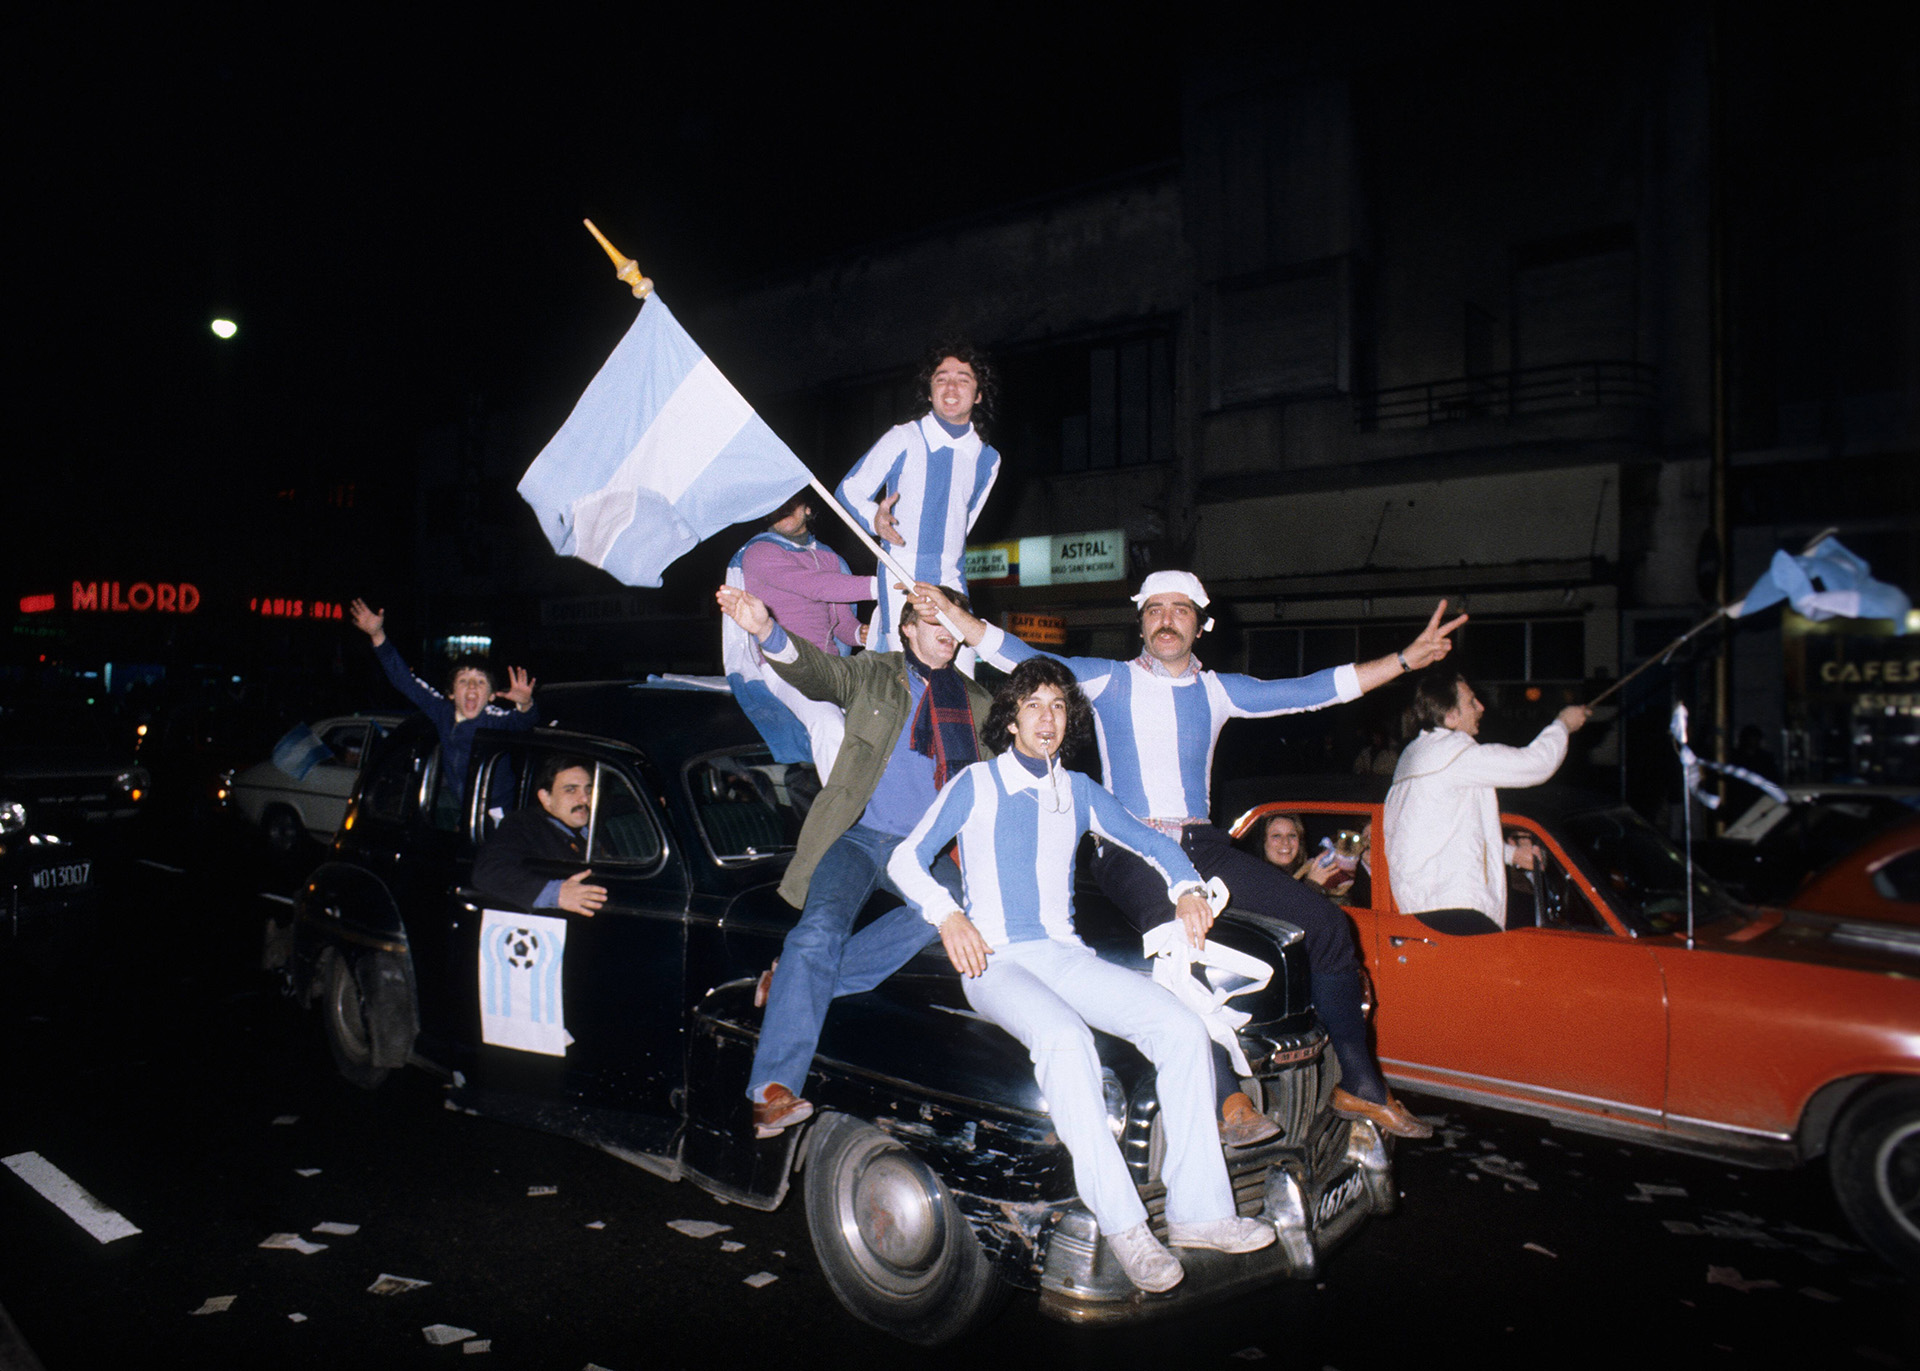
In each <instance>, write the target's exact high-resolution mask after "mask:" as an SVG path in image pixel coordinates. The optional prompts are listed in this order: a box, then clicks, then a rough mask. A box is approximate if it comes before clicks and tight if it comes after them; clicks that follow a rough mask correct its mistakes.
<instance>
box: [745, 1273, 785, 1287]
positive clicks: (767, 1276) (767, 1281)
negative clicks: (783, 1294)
mask: <svg viewBox="0 0 1920 1371" xmlns="http://www.w3.org/2000/svg"><path fill="white" fill-rule="evenodd" d="M779 1279H780V1278H779V1277H778V1276H776V1275H774V1274H773V1272H771V1271H756V1272H754V1273H753V1274H752V1275H751V1276H748V1277H747V1279H746V1280H745V1281H744V1282H743V1284H746V1285H750V1286H752V1287H753V1288H754V1289H755V1290H764V1289H766V1288H767V1287H768V1286H769V1285H772V1284H773V1283H774V1282H775V1281H777V1280H779Z"/></svg>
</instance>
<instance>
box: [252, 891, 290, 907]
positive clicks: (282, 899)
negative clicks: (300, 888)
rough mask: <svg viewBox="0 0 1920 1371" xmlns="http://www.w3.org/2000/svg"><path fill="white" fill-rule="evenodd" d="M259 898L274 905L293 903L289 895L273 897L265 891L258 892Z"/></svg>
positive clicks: (273, 895)
mask: <svg viewBox="0 0 1920 1371" xmlns="http://www.w3.org/2000/svg"><path fill="white" fill-rule="evenodd" d="M260 898H261V899H263V900H272V901H273V902H274V903H275V904H285V905H290V904H292V903H293V896H291V895H275V894H273V893H272V892H270V891H266V890H263V891H261V892H260Z"/></svg>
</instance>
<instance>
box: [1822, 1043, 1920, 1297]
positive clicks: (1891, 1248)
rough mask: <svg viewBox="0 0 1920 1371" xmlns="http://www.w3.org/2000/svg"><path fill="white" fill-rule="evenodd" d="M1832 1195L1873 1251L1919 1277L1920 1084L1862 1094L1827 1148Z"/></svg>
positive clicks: (1898, 1083)
mask: <svg viewBox="0 0 1920 1371" xmlns="http://www.w3.org/2000/svg"><path fill="white" fill-rule="evenodd" d="M1827 1165H1828V1169H1829V1170H1830V1171H1831V1173H1832V1176H1833V1192H1834V1195H1835V1196H1836V1197H1837V1198H1838V1199H1839V1201H1840V1208H1841V1209H1842V1210H1843V1211H1844V1212H1845V1213H1846V1216H1847V1218H1848V1220H1849V1221H1850V1222H1851V1223H1852V1224H1853V1228H1854V1231H1855V1232H1856V1233H1858V1234H1859V1235H1860V1236H1861V1237H1862V1238H1864V1239H1865V1240H1866V1242H1867V1245H1868V1246H1870V1247H1872V1248H1873V1250H1874V1251H1876V1252H1878V1253H1879V1254H1880V1255H1881V1256H1883V1257H1885V1258H1886V1259H1887V1260H1888V1261H1889V1262H1891V1263H1893V1264H1894V1265H1895V1266H1897V1267H1899V1268H1900V1269H1901V1270H1903V1271H1905V1272H1907V1273H1908V1274H1909V1275H1916V1276H1920V1081H1892V1082H1889V1083H1888V1084H1885V1085H1881V1086H1877V1087H1875V1088H1873V1089H1871V1090H1868V1091H1866V1092H1865V1093H1863V1094H1862V1095H1861V1096H1860V1098H1859V1099H1857V1100H1855V1101H1854V1102H1853V1103H1852V1104H1851V1105H1850V1106H1848V1108H1847V1111H1846V1113H1844V1114H1842V1115H1841V1116H1840V1121H1839V1122H1838V1123H1837V1124H1835V1125H1834V1129H1833V1136H1832V1138H1831V1139H1830V1140H1829V1143H1828V1148H1827Z"/></svg>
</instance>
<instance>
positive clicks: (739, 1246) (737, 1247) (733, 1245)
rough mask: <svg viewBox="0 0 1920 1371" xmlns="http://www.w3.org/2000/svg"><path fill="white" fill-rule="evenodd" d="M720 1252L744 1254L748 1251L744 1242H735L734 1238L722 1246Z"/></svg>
mask: <svg viewBox="0 0 1920 1371" xmlns="http://www.w3.org/2000/svg"><path fill="white" fill-rule="evenodd" d="M720 1250H721V1251H722V1252H744V1251H746V1250H747V1245H746V1244H745V1243H743V1242H735V1241H734V1240H733V1239H732V1238H728V1239H727V1240H726V1241H725V1242H723V1243H721V1244H720Z"/></svg>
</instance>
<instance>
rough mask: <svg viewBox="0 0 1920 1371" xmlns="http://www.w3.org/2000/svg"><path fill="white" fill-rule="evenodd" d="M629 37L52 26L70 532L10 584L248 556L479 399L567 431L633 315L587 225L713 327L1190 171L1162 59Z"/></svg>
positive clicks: (22, 300) (813, 32)
mask: <svg viewBox="0 0 1920 1371" xmlns="http://www.w3.org/2000/svg"><path fill="white" fill-rule="evenodd" d="M620 13H624V14H626V15H628V16H629V17H627V18H625V19H623V20H622V21H621V23H622V25H623V26H624V30H625V31H624V32H622V31H619V30H616V29H614V28H611V27H608V26H607V25H606V24H605V23H603V22H599V21H594V22H588V21H586V20H579V21H575V22H569V23H565V24H559V23H515V24H513V25H511V26H494V27H491V28H489V27H485V26H476V25H474V24H473V23H471V22H468V21H465V20H462V21H460V22H457V23H455V24H453V25H450V26H449V27H447V28H444V29H434V30H429V29H428V28H426V27H424V26H411V21H402V23H403V26H402V27H398V28H396V27H394V26H393V24H394V22H395V21H392V20H387V19H383V20H380V21H372V22H368V23H359V24H343V23H330V22H328V21H326V20H322V21H320V22H319V23H317V24H315V25H304V24H302V25H294V26H288V25H286V24H285V23H284V16H283V15H278V14H276V15H274V16H272V17H271V21H270V22H255V23H248V24H242V25H240V26H238V27H232V26H226V25H208V24H187V25H175V24H171V23H161V24H156V23H153V22H151V21H143V23H142V26H141V27H137V28H133V29H128V28H125V27H120V26H114V27H111V28H106V27H92V28H89V29H88V30H87V31H84V32H83V31H81V30H80V29H79V28H78V26H74V25H68V24H66V23H65V21H42V27H40V28H39V29H38V31H36V32H31V33H29V34H28V35H27V36H26V37H25V39H24V41H22V42H20V43H19V44H18V46H16V47H15V49H14V52H13V61H12V63H10V67H11V71H10V73H9V76H10V85H12V86H13V87H14V90H15V99H16V112H17V114H18V115H19V116H20V122H18V123H16V125H15V130H16V136H15V140H14V141H15V143H16V146H18V147H19V149H20V151H21V152H22V153H23V154H24V167H23V175H22V179H21V181H20V182H19V183H18V185H19V187H21V188H23V189H24V190H25V192H26V193H24V194H20V195H18V196H16V197H14V205H15V218H16V234H17V242H18V243H19V244H21V246H22V248H23V252H22V255H21V257H19V258H18V259H16V264H15V275H16V280H17V289H16V299H17V300H18V301H19V307H18V309H17V312H16V315H15V318H16V322H17V324H18V325H19V326H21V327H22V328H23V336H22V337H21V338H20V339H19V340H17V341H16V344H15V348H16V351H17V353H19V354H21V355H22V356H23V361H24V362H25V366H24V367H23V369H22V375H21V376H20V377H19V378H18V383H17V385H16V388H15V389H16V394H17V395H18V397H19V400H20V404H21V406H22V409H23V411H24V412H25V414H26V416H27V424H26V425H25V429H24V432H23V433H20V435H19V437H18V438H17V440H16V441H17V442H18V444H19V446H17V447H16V454H17V456H16V461H15V462H14V463H12V464H10V465H11V466H12V468H13V475H12V478H11V485H12V487H13V489H12V493H11V500H12V502H13V504H14V507H15V510H16V511H17V512H25V511H28V510H32V511H36V514H37V515H44V516H46V517H44V518H42V517H33V518H31V519H28V520H20V521H18V522H17V523H16V529H20V525H21V524H24V525H26V527H25V528H24V529H21V530H20V531H21V532H23V533H24V535H25V536H24V537H19V536H17V537H16V538H15V539H11V540H9V545H10V547H11V549H12V552H13V556H12V558H11V559H10V560H12V561H13V562H14V563H15V566H16V570H17V569H18V565H19V563H20V560H21V554H22V553H23V552H24V553H28V554H29V555H35V553H36V550H37V553H38V555H42V556H44V555H45V554H46V553H49V552H54V551H56V550H57V551H58V552H59V553H60V554H63V555H67V556H73V555H81V554H94V555H100V554H104V553H105V552H106V551H108V550H110V549H113V548H124V547H126V546H130V545H132V546H140V547H145V548H157V547H161V546H164V545H167V544H169V543H171V542H177V541H179V540H181V538H182V537H183V536H190V537H195V538H218V537H219V536H221V534H222V531H223V529H226V528H230V526H231V522H232V521H233V520H236V519H242V520H244V519H245V518H247V510H248V508H249V507H250V505H249V500H250V499H251V498H252V497H253V496H254V495H257V493H258V492H260V491H262V490H268V489H272V488H273V487H275V486H277V485H281V484H290V483H296V482H301V481H313V480H320V479H328V478H330V477H331V476H332V475H333V474H335V473H345V474H348V475H350V476H351V475H354V474H356V473H357V474H358V475H359V477H360V479H362V480H363V481H366V480H369V479H372V480H374V482H375V488H376V489H378V488H379V481H380V480H382V479H384V480H385V481H387V482H388V483H389V488H391V489H400V488H402V487H403V484H404V482H403V477H404V473H405V469H406V468H407V467H408V465H409V464H410V463H411V461H412V454H413V453H414V452H415V451H416V450H417V445H418V440H419V435H420V433H421V432H422V431H423V430H425V429H427V428H430V427H432V426H433V425H435V424H441V423H445V422H448V421H450V420H453V419H455V418H457V417H458V415H459V414H460V413H461V412H462V407H463V406H464V405H465V404H466V403H467V402H468V400H469V398H470V397H476V396H477V397H479V398H480V399H481V400H482V401H483V402H484V403H485V404H486V405H487V406H488V407H489V408H493V409H513V408H523V407H524V408H530V409H532V410H533V411H535V412H546V413H551V414H553V415H554V417H555V418H556V420H557V418H558V417H560V416H563V415H564V413H565V411H566V408H567V406H568V405H570V403H571V401H572V399H573V397H574V396H575V395H577V393H578V391H579V389H580V388H581V387H582V386H583V385H584V384H585V382H586V380H587V379H588V377H589V376H591V374H592V372H593V370H594V368H596V367H597V366H598V364H599V362H600V360H601V359H602V358H603V357H604V355H605V352H606V350H607V348H608V347H609V346H610V345H611V343H612V341H613V340H614V339H615V338H616V337H617V336H618V335H619V333H620V331H621V330H622V329H624V327H625V326H626V324H627V323H628V322H629V321H630V319H631V315H632V300H631V298H630V297H628V296H627V295H626V293H625V291H624V290H623V289H622V288H621V287H620V286H619V285H618V284H617V283H615V282H614V281H613V280H612V277H611V269H610V267H609V265H608V263H607V262H606V260H605V258H604V257H602V256H601V255H600V253H599V250H598V249H597V248H595V247H594V246H593V244H592V242H591V240H590V239H589V238H588V237H587V236H586V234H585V232H584V231H583V230H582V229H581V227H580V219H581V218H582V216H590V217H592V218H593V219H594V220H595V221H596V222H597V223H598V224H599V225H600V226H601V228H602V229H603V230H604V231H606V232H607V233H608V234H609V236H611V237H612V238H613V240H614V241H615V243H616V244H617V245H619V246H620V247H622V248H623V249H624V250H625V251H626V252H628V253H629V254H630V255H632V256H634V257H636V258H637V259H638V260H639V261H640V263H641V266H642V268H643V269H644V270H646V271H647V272H648V273H649V274H650V275H652V276H653V277H654V278H655V279H656V280H657V281H658V282H660V284H661V287H662V290H663V293H664V294H666V295H667V296H668V297H669V298H670V299H672V300H674V301H675V302H676V305H677V307H678V308H679V309H680V310H681V311H682V312H683V313H685V312H688V311H689V310H691V309H692V308H694V307H695V306H696V305H697V303H698V302H699V301H700V300H701V299H702V298H703V297H708V296H710V295H711V294H713V293H715V292H718V291H721V290H724V289H725V288H727V287H728V286H729V285H730V284H732V283H736V282H739V281H742V280H746V279H750V278H752V277H755V276H758V275H761V274H763V273H766V272H770V271H777V270H781V269H788V268H792V267H795V266H799V265H804V264H805V263H807V262H809V261H811V260H814V259H816V258H819V257H821V256H823V255H826V254H830V253H832V252H835V251H838V250H842V249H845V248H847V247H850V246H853V245H856V244H859V243H861V242H865V241H869V240H872V239H875V238H880V237H884V236H886V235H889V234H893V233H898V232H900V231H903V230H909V229H913V228H916V227H919V226H922V225H926V224H929V223H936V222H939V221H941V220H945V219H949V218H952V217H954V216H956V215H962V214H965V213H968V212H970V211H973V210H977V209H980V208H984V207H986V206H989V205H994V204H999V203H1003V202H1005V201H1008V200H1010V199H1017V198H1020V197H1023V196H1026V195H1031V194H1035V193H1039V192H1041V191H1044V190H1049V189H1052V188H1056V187H1059V186H1062V185H1069V184H1072V183H1074V182H1076V181H1080V180H1086V179H1092V178H1096V177H1099V176H1103V175H1106V174H1108V173H1111V172H1114V171H1118V170H1122V169H1125V168H1128V167H1132V166H1137V165H1141V164H1143V163H1147V162H1152V161H1156V160H1159V159H1162V158H1166V157H1169V156H1173V155H1176V154H1177V152H1178V146H1179V143H1178V79H1179V66H1178V62H1177V60H1174V59H1173V58H1172V56H1171V55H1170V52H1169V50H1168V48H1167V47H1166V46H1165V45H1164V44H1150V43H1146V42H1143V41H1142V40H1141V38H1140V36H1139V35H1138V34H1137V33H1134V32H1124V33H1123V32H1118V31H1114V30H1111V29H1109V30H1107V31H1103V32H1093V33H1084V32H1072V31H1070V30H1062V31H1061V32H1059V33H1048V32H1042V31H1038V30H1036V29H1035V28H1034V27H1033V26H1032V24H1031V23H1030V22H1028V23H1026V24H1024V25H1021V26H1019V27H1018V28H1017V29H1016V30H1015V31H1013V32H1011V33H1008V32H1006V31H1004V30H1001V29H1000V27H999V22H998V21H995V20H993V19H991V18H990V17H986V16H976V17H975V18H972V19H968V20H966V21H955V22H952V23H948V24H943V25H940V26H937V27H935V26H929V27H925V28H921V29H918V30H913V29H909V28H907V27H904V26H903V27H895V28H890V29H889V30H887V31H884V32H880V33H875V32H872V31H869V30H856V29H852V28H844V29H840V30H834V29H830V28H823V27H821V26H820V25H819V24H817V23H814V22H812V21H811V20H809V21H808V22H806V23H805V24H801V23H798V22H794V23H790V24H788V25H787V26H786V27H783V28H774V27H769V26H768V24H767V23H766V22H765V21H762V20H751V21H750V20H747V19H745V18H738V19H732V18H730V19H728V20H727V21H725V22H716V23H713V24H711V25H707V26H693V27H682V28H680V29H669V28H663V27H661V26H660V24H659V22H658V21H656V20H654V19H652V18H650V17H648V16H647V15H646V13H645V11H644V10H640V11H621V12H620ZM49 24H53V25H59V26H57V27H55V26H48V25H49ZM742 42H744V43H745V47H744V48H742V47H740V44H741V43H742ZM1063 43H1065V44H1066V45H1067V46H1066V47H1064V48H1063V46H1062V44H1063ZM220 314H227V315H230V316H231V317H232V318H234V319H235V320H237V321H238V323H239V325H240V335H239V337H238V338H237V339H236V340H234V341H233V342H232V343H224V344H223V343H221V342H219V341H218V340H216V339H215V338H214V337H213V336H212V334H211V333H210V332H209V329H208V323H209V321H210V320H211V319H212V318H213V317H215V316H216V315H220ZM532 455H533V454H532V453H531V452H529V453H528V454H527V456H528V458H529V460H530V459H531V457H532ZM76 511H80V512H84V517H81V518H79V519H71V520H70V519H68V517H67V515H68V514H69V513H72V512H76Z"/></svg>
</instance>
